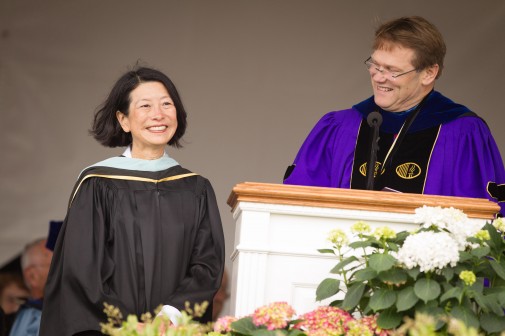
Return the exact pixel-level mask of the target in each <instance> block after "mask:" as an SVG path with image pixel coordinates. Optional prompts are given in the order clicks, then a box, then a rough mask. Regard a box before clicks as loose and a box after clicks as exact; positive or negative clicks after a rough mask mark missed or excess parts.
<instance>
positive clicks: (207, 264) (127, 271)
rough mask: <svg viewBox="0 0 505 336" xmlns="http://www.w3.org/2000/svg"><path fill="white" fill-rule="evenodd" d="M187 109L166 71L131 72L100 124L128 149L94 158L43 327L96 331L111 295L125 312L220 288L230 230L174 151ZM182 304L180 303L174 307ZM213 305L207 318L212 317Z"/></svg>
mask: <svg viewBox="0 0 505 336" xmlns="http://www.w3.org/2000/svg"><path fill="white" fill-rule="evenodd" d="M185 130H186V112H185V110H184V107H183V105H182V102H181V99H180V97H179V94H178V93H177V90H176V88H175V86H174V84H173V83H172V82H171V80H170V79H169V78H168V77H167V76H166V75H164V74H163V73H161V72H159V71H157V70H154V69H150V68H138V69H135V70H132V71H129V72H127V73H126V74H124V75H123V76H122V77H121V78H120V79H119V80H118V81H117V82H116V84H115V85H114V87H113V88H112V91H111V92H110V94H109V96H108V98H107V99H106V101H105V102H104V103H103V105H102V106H101V107H100V108H99V110H98V111H97V113H96V114H95V117H94V122H93V126H92V129H91V134H92V135H93V136H94V137H95V139H96V140H97V141H98V142H100V143H101V144H102V145H104V146H108V147H118V146H127V148H126V151H125V152H124V153H123V155H121V156H119V157H114V158H110V159H107V160H105V161H102V162H99V163H96V164H94V165H93V166H91V167H88V168H86V169H85V170H83V172H82V173H81V174H80V176H79V179H78V181H77V183H76V184H75V187H74V190H73V191H72V194H71V196H70V201H69V208H68V212H67V216H66V219H65V222H64V224H63V227H62V229H61V232H60V234H59V237H58V240H57V243H56V247H55V250H54V256H53V262H52V265H51V270H50V273H49V278H48V282H47V286H46V292H45V300H44V309H43V313H42V322H41V330H40V335H41V336H49V335H50V336H54V335H61V336H67V335H68V336H70V335H97V334H99V330H100V322H106V316H105V314H104V312H103V309H104V303H108V304H111V305H114V306H116V307H118V308H119V309H120V310H121V312H122V314H123V316H127V315H129V314H136V315H138V316H140V315H141V314H143V313H145V312H148V311H150V312H152V311H153V310H154V309H156V308H157V307H159V306H160V305H164V311H175V312H176V313H177V311H178V310H182V309H183V308H184V304H185V302H186V301H189V302H190V303H191V304H194V303H202V302H203V301H208V302H209V304H211V303H212V298H213V296H214V294H215V292H216V291H217V289H218V288H219V285H220V282H221V276H222V272H223V265H224V238H223V231H222V226H221V220H220V216H219V211H218V207H217V203H216V198H215V195H214V191H213V189H212V186H211V184H210V182H209V181H208V180H207V179H205V178H204V177H202V176H200V175H197V174H195V173H192V172H190V171H189V170H187V169H185V168H182V167H181V166H180V165H179V164H178V163H177V162H176V161H175V160H174V159H172V158H170V157H169V156H168V154H167V153H166V152H165V148H166V145H167V144H168V145H171V146H173V147H180V139H181V137H182V136H183V134H184V132H185ZM174 307H175V308H176V309H174ZM211 316H212V306H211V305H210V306H209V308H208V309H207V312H206V314H205V315H204V316H203V317H202V321H210V319H211Z"/></svg>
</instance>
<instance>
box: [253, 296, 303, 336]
mask: <svg viewBox="0 0 505 336" xmlns="http://www.w3.org/2000/svg"><path fill="white" fill-rule="evenodd" d="M293 315H295V310H294V309H293V308H292V307H291V306H290V305H289V304H288V303H287V302H274V303H271V304H269V305H267V306H263V307H260V308H258V309H256V310H255V311H254V313H253V315H252V320H253V323H254V325H256V326H258V327H259V326H262V325H263V326H266V327H267V329H268V330H275V329H282V328H285V327H286V326H287V325H288V321H289V320H290V319H291V317H293Z"/></svg>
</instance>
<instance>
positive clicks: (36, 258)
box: [10, 238, 53, 336]
mask: <svg viewBox="0 0 505 336" xmlns="http://www.w3.org/2000/svg"><path fill="white" fill-rule="evenodd" d="M52 256H53V252H52V251H51V250H49V249H47V248H46V239H45V238H41V239H37V240H35V241H33V242H31V243H29V244H28V245H26V247H25V249H24V250H23V254H22V255H21V269H22V270H23V279H24V282H25V284H26V287H27V288H28V291H29V298H28V300H27V301H26V303H25V304H23V305H22V306H21V309H20V310H19V312H18V314H17V316H16V320H15V321H14V325H13V326H12V329H11V332H10V336H32V335H33V336H36V335H38V334H39V327H40V316H41V314H42V301H43V298H44V287H45V286H46V282H47V274H48V273H49V266H50V265H51V258H52Z"/></svg>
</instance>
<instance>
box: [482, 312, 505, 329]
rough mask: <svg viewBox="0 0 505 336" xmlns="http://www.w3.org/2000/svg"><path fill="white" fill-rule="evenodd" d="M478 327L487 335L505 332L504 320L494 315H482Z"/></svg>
mask: <svg viewBox="0 0 505 336" xmlns="http://www.w3.org/2000/svg"><path fill="white" fill-rule="evenodd" d="M480 325H481V327H482V329H484V330H485V331H487V332H488V333H499V332H500V331H503V330H505V319H504V318H503V317H501V316H498V315H495V314H482V315H481V316H480Z"/></svg>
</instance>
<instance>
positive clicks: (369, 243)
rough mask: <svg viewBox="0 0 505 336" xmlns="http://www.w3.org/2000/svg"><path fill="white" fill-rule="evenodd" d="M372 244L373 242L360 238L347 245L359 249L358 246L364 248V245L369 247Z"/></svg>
mask: <svg viewBox="0 0 505 336" xmlns="http://www.w3.org/2000/svg"><path fill="white" fill-rule="evenodd" d="M372 245H373V242H371V241H368V240H364V241H362V240H360V241H355V242H352V243H350V244H349V247H351V248H353V249H355V250H356V249H360V248H364V247H370V246H372Z"/></svg>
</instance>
